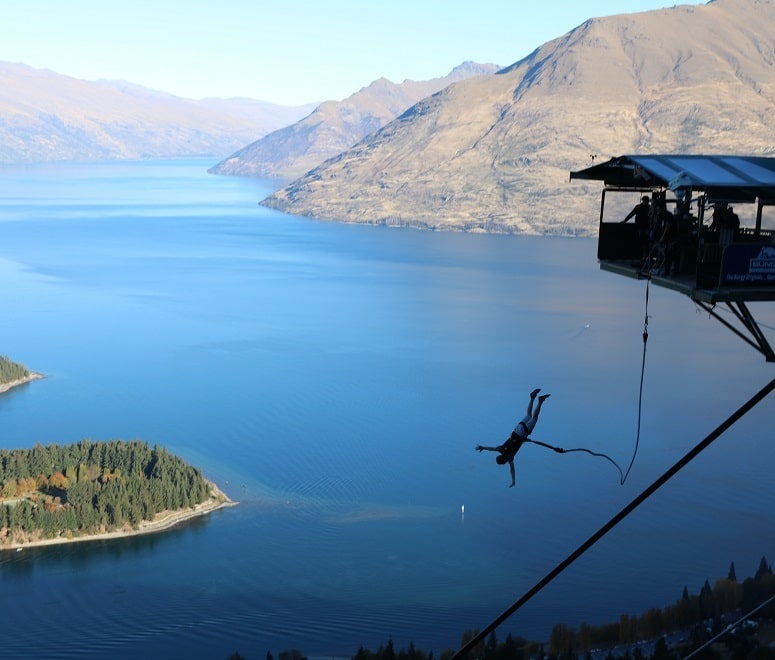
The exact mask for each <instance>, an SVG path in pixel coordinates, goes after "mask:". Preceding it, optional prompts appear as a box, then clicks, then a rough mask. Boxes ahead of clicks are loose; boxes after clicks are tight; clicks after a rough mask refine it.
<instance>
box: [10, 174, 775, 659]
mask: <svg viewBox="0 0 775 660" xmlns="http://www.w3.org/2000/svg"><path fill="white" fill-rule="evenodd" d="M209 165H211V163H206V162H173V163H131V164H118V163H112V164H100V165H74V164H68V165H42V166H29V167H13V168H12V167H5V168H0V282H2V285H1V286H0V309H1V310H2V315H0V354H5V355H8V356H9V357H11V358H12V359H14V360H17V361H21V362H23V363H24V364H25V365H26V366H27V367H28V368H30V369H32V370H34V371H39V372H42V373H44V374H45V376H46V378H45V380H41V381H36V382H33V383H30V384H28V385H25V386H23V387H21V388H17V389H15V390H12V391H11V392H9V393H7V394H3V395H0V444H1V445H2V446H4V447H30V446H32V445H33V444H35V443H37V442H41V443H48V442H58V443H69V442H75V441H78V440H81V439H83V438H91V439H93V440H107V439H112V438H122V439H134V438H140V439H143V440H147V441H148V442H150V443H157V444H161V445H165V446H167V447H168V448H169V449H170V450H171V451H173V452H175V453H177V454H179V455H180V456H182V457H183V458H185V459H186V460H188V461H189V462H191V463H193V464H195V465H198V466H199V467H201V468H202V469H203V471H204V472H205V474H206V476H207V477H209V478H211V479H213V480H215V481H216V482H218V483H219V484H220V485H221V487H222V488H223V489H224V490H225V491H227V492H228V493H229V495H230V496H231V497H232V498H233V499H235V500H239V502H240V504H239V506H238V507H235V508H231V509H226V510H222V511H219V512H217V513H215V514H214V515H211V516H209V517H207V518H204V519H200V520H197V521H195V522H192V523H190V524H187V525H185V526H183V527H181V528H179V529H176V530H175V531H171V532H169V533H164V534H158V535H153V536H147V537H139V538H133V539H128V540H121V541H110V542H95V543H89V544H73V545H63V546H59V547H50V548H45V549H26V550H24V551H23V552H18V553H17V552H5V553H0V611H1V612H2V616H0V639H2V649H3V657H21V656H25V657H30V655H32V656H35V657H38V658H46V657H51V658H54V657H56V658H67V657H72V658H88V657H94V658H102V657H112V658H136V657H143V656H144V657H148V658H151V657H162V656H164V657H170V656H172V657H178V656H187V657H202V658H205V657H207V658H226V657H228V655H230V654H231V653H233V652H234V651H239V652H240V653H241V654H242V655H243V656H245V657H247V658H264V657H266V653H267V651H271V652H272V653H273V654H274V655H275V657H276V656H277V654H278V653H279V652H280V651H282V650H285V649H292V648H296V649H300V650H302V651H303V652H304V653H306V654H309V655H312V656H316V655H317V656H331V655H338V656H350V655H353V654H354V653H355V652H356V651H357V649H358V647H359V646H360V645H363V646H364V647H365V648H372V649H376V648H377V647H378V646H379V645H380V644H382V643H385V642H386V641H387V640H388V639H390V638H392V639H393V641H394V643H395V644H396V646H397V647H398V648H401V647H406V646H408V644H409V643H410V642H414V644H415V645H416V646H417V647H419V648H423V649H425V650H429V651H430V650H433V651H434V653H435V655H436V656H437V657H438V654H439V653H440V652H441V651H442V650H444V649H445V648H458V647H459V646H460V640H461V634H462V633H463V631H465V630H466V629H472V628H478V629H481V628H483V627H484V626H486V625H487V624H488V623H489V622H490V621H491V620H492V619H494V618H495V617H496V616H498V615H499V614H500V613H501V612H502V611H504V610H505V609H506V608H507V607H509V606H510V605H511V604H512V603H513V602H514V601H516V600H517V599H518V598H519V597H520V596H521V595H522V594H523V593H524V592H526V591H527V590H528V589H530V588H531V587H532V586H533V585H534V584H535V583H536V582H538V581H539V580H540V579H541V578H542V577H543V576H544V575H545V574H547V573H548V572H549V571H550V570H552V569H553V568H554V567H555V565H557V564H558V563H559V562H560V561H562V560H563V559H564V558H565V557H566V556H567V555H568V554H569V553H570V552H572V551H573V550H575V549H576V548H577V547H578V546H579V545H580V544H581V543H582V542H584V541H585V540H586V539H587V538H588V537H589V536H590V535H591V534H592V533H594V532H595V531H596V530H597V529H598V528H599V527H600V526H601V525H603V524H604V523H605V522H607V521H608V519H609V518H610V517H611V516H612V515H614V514H615V513H617V512H618V511H619V510H620V509H621V508H622V507H623V506H624V505H625V504H627V503H628V502H629V501H630V500H631V499H632V498H633V497H635V496H636V495H637V494H639V493H640V492H641V491H642V490H643V489H644V488H645V487H646V486H648V485H649V484H650V483H651V482H652V481H653V480H654V479H655V478H656V477H657V476H659V475H660V474H661V473H662V472H663V471H664V470H665V469H667V468H668V467H670V466H671V465H672V464H673V463H674V462H675V461H676V460H678V459H679V458H680V457H681V456H682V455H683V454H684V453H685V452H686V451H688V450H689V449H690V448H691V447H693V446H694V445H695V444H696V443H697V442H699V441H700V440H701V439H702V438H704V437H705V436H706V435H707V434H708V433H710V432H711V431H712V430H713V429H714V428H715V427H716V426H717V425H718V424H719V423H721V422H722V421H723V420H724V419H726V417H727V416H728V415H730V414H731V413H732V412H733V411H734V410H736V409H737V408H738V407H739V406H740V405H741V404H742V403H743V402H744V401H745V400H747V399H748V398H749V397H750V396H751V395H753V394H754V393H755V392H756V391H758V390H759V389H760V388H761V387H762V386H764V385H765V384H766V383H767V382H768V381H769V380H770V379H771V378H772V376H773V365H768V364H766V363H765V361H764V359H763V358H762V357H761V356H760V355H759V354H758V353H756V352H755V351H754V350H753V349H751V348H750V347H748V346H747V345H745V344H744V343H743V342H742V341H740V340H739V339H738V338H736V337H735V336H734V335H732V333H731V332H729V331H728V330H726V329H724V328H723V327H722V326H721V324H719V323H718V322H717V321H714V320H712V319H709V318H708V315H707V314H705V313H700V312H698V311H697V310H696V309H695V307H694V306H693V304H692V303H691V301H689V300H688V298H685V297H683V296H680V295H679V294H676V293H672V292H668V291H666V290H663V289H658V288H656V287H652V288H651V290H650V298H649V308H648V310H649V315H650V318H649V342H648V353H647V357H646V372H645V379H644V394H643V420H642V432H641V440H640V448H639V451H638V455H637V458H636V461H635V464H634V467H633V469H632V472H631V474H630V476H629V478H628V480H627V482H626V483H625V485H624V486H622V485H620V484H619V474H618V472H617V471H616V470H615V468H614V467H613V466H612V465H611V464H610V463H608V462H606V461H605V460H601V459H596V458H593V457H591V456H588V455H586V454H582V453H575V454H568V455H559V454H555V453H554V452H551V451H548V450H546V449H543V448H541V447H539V446H537V445H526V446H525V447H523V449H522V450H521V452H520V454H519V456H518V460H517V487H516V488H514V489H509V488H508V483H509V477H508V469H507V468H504V467H501V466H498V465H496V464H495V462H494V456H493V455H492V454H478V453H477V452H475V451H474V446H475V445H476V444H477V443H484V444H497V443H499V442H501V441H502V440H503V439H505V438H506V437H507V436H508V434H509V432H510V430H511V428H512V427H513V426H514V424H515V423H516V422H517V421H518V420H519V418H520V417H521V416H522V415H523V414H524V408H525V405H526V403H527V393H528V392H529V391H530V390H531V389H533V388H534V387H542V388H543V389H544V391H546V392H551V394H552V397H551V398H550V399H549V400H548V401H547V402H546V405H545V407H544V410H543V412H542V416H541V420H540V422H539V424H538V426H537V428H536V430H535V432H534V433H533V437H534V438H535V439H537V440H543V441H544V442H549V443H553V444H558V445H561V446H563V447H566V448H570V447H579V446H583V447H589V448H591V449H594V450H596V451H601V452H606V453H608V454H610V455H611V456H612V457H613V458H614V459H615V460H616V461H618V462H619V463H620V464H622V465H623V466H624V467H626V465H627V464H628V463H629V460H630V458H631V456H632V453H633V449H634V444H635V437H636V429H637V426H636V425H637V411H638V409H637V403H638V385H639V379H640V367H641V357H642V347H643V342H642V338H641V333H642V331H643V324H644V317H645V284H644V283H643V282H636V281H634V280H629V279H625V278H619V277H616V276H614V275H611V274H606V273H601V272H600V271H599V269H598V266H597V263H596V259H595V249H596V245H595V241H593V240H586V239H569V238H535V237H514V236H483V235H463V234H443V233H431V232H419V231H413V230H397V229H388V228H375V227H362V226H350V225H344V224H334V223H325V222H317V221H312V220H309V219H304V218H296V217H290V216H286V215H283V214H281V213H278V212H275V211H271V210H268V209H265V208H263V207H260V206H258V205H257V201H258V200H260V199H262V198H263V197H264V196H266V195H267V194H268V193H270V192H271V190H272V188H271V184H270V183H268V182H262V181H258V180H250V179H239V178H226V177H214V176H210V175H207V174H206V169H207V167H208V166H209ZM752 307H753V309H754V311H755V312H756V313H757V315H759V318H760V320H761V321H763V322H765V323H768V324H769V325H770V327H772V326H775V314H773V309H772V307H773V306H772V305H771V304H769V305H758V306H756V305H753V306H752ZM770 334H772V333H770ZM773 410H774V407H773V403H772V401H771V400H765V401H764V402H763V403H762V404H760V405H759V406H758V407H757V408H755V409H754V410H753V412H751V413H750V414H749V415H748V416H746V417H745V418H744V419H743V420H742V421H741V422H740V423H739V424H737V425H736V426H735V427H733V428H732V429H731V430H730V431H729V432H727V433H726V434H725V435H723V436H722V437H721V438H720V439H719V440H718V441H717V442H716V443H714V444H713V445H712V446H711V447H710V448H709V449H708V450H707V451H706V452H704V453H703V454H702V455H701V456H700V457H699V458H698V459H697V460H695V461H694V462H693V463H692V464H690V465H689V467H688V468H687V469H685V470H684V471H682V472H681V473H680V474H679V475H677V476H676V477H675V478H674V479H672V480H671V481H670V482H669V483H668V484H667V485H666V486H665V487H664V488H663V489H662V490H660V491H659V492H658V493H657V494H656V495H655V496H653V497H652V498H651V499H649V500H648V501H647V502H646V503H645V504H644V505H642V506H641V507H640V508H639V509H637V510H636V511H635V513H634V514H632V515H631V516H630V517H629V518H627V519H626V520H625V521H624V522H623V523H622V524H621V525H619V526H618V527H617V528H616V529H615V530H613V531H612V532H611V533H610V534H609V535H608V536H606V537H605V538H604V539H603V540H602V541H601V542H599V543H598V544H597V545H595V546H594V547H593V548H592V549H591V550H590V551H589V552H587V553H586V554H585V555H584V556H583V557H582V558H581V559H580V560H579V561H577V562H576V563H575V564H573V566H572V567H571V568H569V569H568V570H567V571H565V572H564V573H563V574H562V575H561V576H560V577H559V578H557V579H556V580H555V581H554V582H553V583H552V584H551V585H550V586H549V587H547V588H546V589H544V590H543V591H541V592H540V593H539V594H538V595H537V596H536V597H535V598H534V599H533V600H532V601H530V603H528V604H527V605H526V606H525V607H523V608H522V609H521V610H519V611H518V612H517V613H516V614H515V615H514V616H512V617H511V618H510V619H509V621H508V622H507V623H506V624H504V625H503V626H502V627H501V628H500V629H499V631H498V638H499V639H504V638H505V636H506V634H507V633H509V632H511V633H514V634H516V635H521V636H524V637H527V638H530V639H537V640H541V639H547V638H548V635H549V632H550V630H551V628H552V626H553V625H554V624H555V623H566V624H569V625H574V626H575V625H578V624H579V623H581V622H588V623H592V624H603V623H607V622H610V621H614V620H618V617H619V615H620V614H622V613H628V614H641V613H642V612H644V611H645V610H646V609H648V608H650V607H654V606H656V607H662V606H664V605H667V604H669V603H672V602H673V601H675V600H676V599H678V598H679V597H680V595H681V591H682V590H683V587H684V586H685V585H686V586H688V588H689V590H690V592H693V593H697V592H699V589H700V588H701V586H702V584H703V582H704V581H705V580H706V579H708V580H710V581H711V583H712V582H713V580H715V579H717V578H719V577H725V576H726V574H727V571H728V568H729V564H730V562H732V561H734V562H735V566H736V569H737V575H738V577H740V578H743V577H748V576H751V575H753V573H754V572H755V570H756V568H757V567H758V564H759V560H760V559H761V557H762V555H766V556H767V557H768V559H769V560H770V561H772V560H775V524H774V523H775V488H774V487H773V481H772V465H773V459H775V445H774V444H773V442H772V440H773V437H774V436H775V434H774V433H773V419H774V418H773ZM462 507H465V514H464V515H463V512H462Z"/></svg>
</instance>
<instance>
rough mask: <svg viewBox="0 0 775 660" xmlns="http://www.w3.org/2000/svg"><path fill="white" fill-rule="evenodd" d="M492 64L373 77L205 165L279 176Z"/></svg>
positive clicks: (297, 171)
mask: <svg viewBox="0 0 775 660" xmlns="http://www.w3.org/2000/svg"><path fill="white" fill-rule="evenodd" d="M498 68H499V67H498V66H496V65H495V64H476V63H474V62H464V63H463V64H461V65H460V66H457V67H455V68H454V69H453V70H452V71H451V72H450V73H449V74H448V75H447V76H444V77H443V78H434V79H433V80H425V81H419V82H418V81H414V80H405V81H404V82H402V83H400V84H396V83H392V82H390V81H389V80H387V79H385V78H380V79H379V80H375V81H374V82H373V83H371V85H369V86H368V87H364V88H363V89H361V90H360V91H358V92H356V93H355V94H353V95H352V96H350V97H348V98H346V99H345V100H343V101H326V102H325V103H322V104H320V105H319V106H318V107H317V108H316V109H315V111H314V112H312V113H311V114H310V115H309V116H307V117H305V118H303V119H301V120H300V121H298V122H296V123H295V124H293V125H292V126H286V127H284V128H280V129H278V130H276V131H274V132H272V133H270V134H269V135H267V136H265V137H262V138H260V139H259V140H256V141H255V142H253V143H251V144H249V145H248V146H247V147H245V148H243V149H240V150H239V151H238V152H236V153H235V154H233V155H231V156H229V157H228V158H226V159H225V160H223V161H221V162H220V163H218V165H216V166H215V167H213V168H211V169H210V172H211V173H212V174H227V175H238V176H259V177H279V178H284V179H293V178H296V177H299V176H301V175H302V174H304V173H305V172H307V171H309V170H311V169H312V168H313V167H315V166H317V165H319V164H320V163H322V162H323V161H324V160H326V159H328V158H331V157H332V156H336V155H337V154H339V153H341V152H342V151H344V150H345V149H348V148H349V147H351V146H352V145H354V144H355V143H356V142H358V141H359V140H360V139H362V138H364V137H365V136H366V135H368V134H369V133H372V132H374V131H376V130H377V129H378V128H381V127H382V126H384V125H385V124H387V123H388V122H389V121H390V120H392V119H395V118H396V117H397V116H398V115H399V114H401V113H402V112H403V111H404V110H406V109H407V108H408V107H410V106H411V105H413V104H415V103H416V102H417V101H419V100H420V99H422V98H425V97H426V96H430V95H431V94H433V93H435V92H437V91H439V90H440V89H443V88H444V87H446V86H447V85H449V84H450V83H452V82H456V81H458V80H464V79H466V78H470V77H471V76H476V75H484V74H491V73H495V72H496V71H497V70H498Z"/></svg>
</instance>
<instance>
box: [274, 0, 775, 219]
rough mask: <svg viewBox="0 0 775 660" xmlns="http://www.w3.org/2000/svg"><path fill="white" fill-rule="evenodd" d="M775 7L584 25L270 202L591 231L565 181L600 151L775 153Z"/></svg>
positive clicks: (387, 129)
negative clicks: (571, 171) (572, 171)
mask: <svg viewBox="0 0 775 660" xmlns="http://www.w3.org/2000/svg"><path fill="white" fill-rule="evenodd" d="M773 2H775V0H712V1H711V2H709V3H707V4H706V5H699V6H676V7H673V8H670V9H664V10H658V11H650V12H643V13H636V14H622V15H617V16H611V17H606V18H600V19H591V20H588V21H587V22H585V23H583V24H582V25H580V26H578V27H577V28H576V29H574V30H572V31H571V32H569V33H567V34H565V35H563V36H562V37H559V38H558V39H555V40H553V41H551V42H548V43H546V44H544V45H543V46H541V47H540V48H538V49H537V50H536V51H534V52H533V53H532V54H531V55H529V56H528V57H526V58H525V59H523V60H521V61H519V62H517V63H515V64H514V65H512V66H510V67H508V68H506V69H504V70H503V71H501V72H499V73H498V74H496V75H494V76H481V77H475V78H471V79H468V80H464V81H461V82H458V83H455V84H452V85H450V86H449V87H447V88H445V89H444V90H442V91H440V92H439V93H437V94H435V95H433V96H431V97H428V98H425V99H423V100H422V101H420V102H419V103H417V104H416V105H414V106H413V107H412V108H410V109H409V110H407V111H406V112H405V113H404V114H403V115H401V116H400V117H398V118H397V119H395V120H394V121H392V122H390V123H389V124H387V125H386V126H384V127H383V128H381V129H380V130H378V131H376V132H374V133H372V134H370V135H369V136H367V137H366V138H365V139H363V140H362V141H361V142H359V143H358V144H356V145H355V146H354V147H352V148H351V149H349V150H347V151H344V152H343V153H341V154H339V155H337V156H335V157H333V158H331V159H330V160H328V161H326V162H325V163H323V164H322V165H320V166H319V167H317V168H315V169H314V170H312V171H310V172H309V173H307V174H306V175H305V176H303V177H302V178H300V179H298V180H296V181H294V182H293V183H291V184H290V185H289V186H287V187H285V188H283V189H282V190H279V191H277V192H276V193H275V194H274V195H272V196H270V197H269V198H267V199H266V200H264V201H263V202H262V204H265V205H266V206H270V207H273V208H277V209H281V210H282V211H285V212H288V213H293V214H299V215H307V216H313V217H316V218H322V219H331V220H339V221H345V222H362V223H375V224H392V225H406V226H415V227H423V228H433V229H445V230H463V231H497V232H522V233H563V234H566V233H574V234H575V233H582V234H583V233H594V232H595V230H596V224H597V208H598V205H599V190H600V188H599V186H598V185H595V184H594V183H591V184H585V183H578V182H574V183H573V184H570V183H569V181H568V173H569V171H570V170H576V169H582V168H584V167H586V166H588V165H589V164H591V159H590V157H591V156H592V155H596V156H597V158H598V159H605V158H609V157H611V156H616V155H621V154H627V153H647V152H650V153H682V152H683V153H689V152H693V153H702V152H704V153H745V154H771V153H774V152H775V121H772V115H773V110H775V5H774V4H773ZM633 203H634V202H633Z"/></svg>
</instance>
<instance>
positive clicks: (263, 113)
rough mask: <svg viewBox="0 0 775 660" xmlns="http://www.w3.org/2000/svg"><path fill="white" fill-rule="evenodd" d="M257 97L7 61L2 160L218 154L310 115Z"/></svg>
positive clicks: (2, 74)
mask: <svg viewBox="0 0 775 660" xmlns="http://www.w3.org/2000/svg"><path fill="white" fill-rule="evenodd" d="M312 108H314V105H306V106H300V107H283V106H277V105H274V104H270V103H264V102H261V101H255V100H251V99H227V100H221V99H205V100H202V101H194V100H190V99H183V98H179V97H177V96H173V95H171V94H166V93H164V92H158V91H155V90H150V89H146V88H144V87H140V86H138V85H133V84H131V83H127V82H121V81H98V82H87V81H84V80H78V79H76V78H71V77H69V76H63V75H60V74H57V73H54V72H52V71H48V70H43V69H33V68H32V67H29V66H26V65H24V64H12V63H8V62H0V162H3V163H16V162H29V161H50V160H105V159H139V158H178V157H184V156H211V157H213V159H216V158H223V156H225V155H227V154H229V153H232V152H233V151H234V150H235V149H237V148H239V147H240V146H243V145H244V144H245V143H247V142H250V141H252V140H255V139H256V138H257V137H260V136H262V135H265V134H266V133H269V132H271V131H273V130H275V129H277V128H280V127H282V126H285V125H287V124H290V123H293V122H295V121H297V120H298V119H300V118H301V117H304V116H306V115H307V114H309V112H310V111H311V109H312Z"/></svg>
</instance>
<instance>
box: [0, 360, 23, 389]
mask: <svg viewBox="0 0 775 660" xmlns="http://www.w3.org/2000/svg"><path fill="white" fill-rule="evenodd" d="M29 375H30V372H29V370H27V368H26V367H25V366H24V365H22V364H19V363H17V362H12V361H11V360H9V359H8V358H7V357H6V356H5V355H0V385H4V384H5V383H10V382H13V381H15V380H20V379H22V378H28V377H29Z"/></svg>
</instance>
